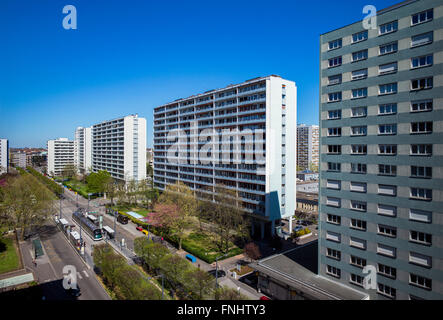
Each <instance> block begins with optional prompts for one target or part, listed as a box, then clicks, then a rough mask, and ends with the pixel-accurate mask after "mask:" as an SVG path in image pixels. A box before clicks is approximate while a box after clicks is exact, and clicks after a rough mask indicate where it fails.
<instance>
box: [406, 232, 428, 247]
mask: <svg viewBox="0 0 443 320" xmlns="http://www.w3.org/2000/svg"><path fill="white" fill-rule="evenodd" d="M409 241H411V242H415V243H419V244H424V245H427V246H430V245H432V234H429V233H424V232H419V231H412V230H411V231H410V232H409Z"/></svg>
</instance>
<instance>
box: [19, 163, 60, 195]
mask: <svg viewBox="0 0 443 320" xmlns="http://www.w3.org/2000/svg"><path fill="white" fill-rule="evenodd" d="M26 169H27V170H28V172H29V173H30V174H32V175H33V176H34V177H36V178H37V179H39V180H40V181H41V182H43V184H45V185H46V186H47V187H48V189H49V190H51V191H52V192H54V193H55V194H56V195H57V196H58V197H60V195H61V194H62V193H63V187H61V186H59V185H58V184H57V183H55V182H54V181H52V180H51V179H49V178H48V177H45V176H44V175H42V174H41V173H40V172H38V171H37V170H35V169H34V168H32V167H26Z"/></svg>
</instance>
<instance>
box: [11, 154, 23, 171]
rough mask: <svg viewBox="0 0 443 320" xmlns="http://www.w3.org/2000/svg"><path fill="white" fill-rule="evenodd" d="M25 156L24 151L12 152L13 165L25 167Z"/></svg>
mask: <svg viewBox="0 0 443 320" xmlns="http://www.w3.org/2000/svg"><path fill="white" fill-rule="evenodd" d="M26 160H27V158H26V153H25V152H12V153H11V163H12V165H13V166H14V167H16V168H17V167H19V168H26V165H27V161H26Z"/></svg>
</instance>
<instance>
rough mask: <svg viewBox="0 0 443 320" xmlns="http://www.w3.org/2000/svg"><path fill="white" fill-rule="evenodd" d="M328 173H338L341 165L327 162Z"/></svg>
mask: <svg viewBox="0 0 443 320" xmlns="http://www.w3.org/2000/svg"><path fill="white" fill-rule="evenodd" d="M328 171H332V172H340V171H341V164H340V163H336V162H328Z"/></svg>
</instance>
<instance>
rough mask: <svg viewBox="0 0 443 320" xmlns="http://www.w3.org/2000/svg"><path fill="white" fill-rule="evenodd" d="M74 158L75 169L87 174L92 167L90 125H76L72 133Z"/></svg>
mask: <svg viewBox="0 0 443 320" xmlns="http://www.w3.org/2000/svg"><path fill="white" fill-rule="evenodd" d="M74 142H75V143H74V158H75V165H76V167H77V170H78V172H79V173H81V174H88V173H90V171H91V169H92V127H89V128H83V127H78V128H77V129H76V130H75V135H74Z"/></svg>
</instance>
